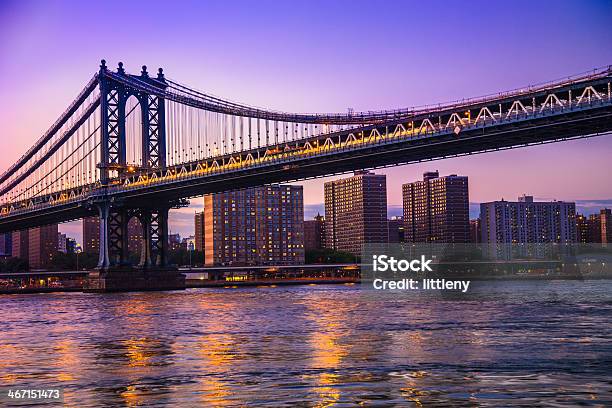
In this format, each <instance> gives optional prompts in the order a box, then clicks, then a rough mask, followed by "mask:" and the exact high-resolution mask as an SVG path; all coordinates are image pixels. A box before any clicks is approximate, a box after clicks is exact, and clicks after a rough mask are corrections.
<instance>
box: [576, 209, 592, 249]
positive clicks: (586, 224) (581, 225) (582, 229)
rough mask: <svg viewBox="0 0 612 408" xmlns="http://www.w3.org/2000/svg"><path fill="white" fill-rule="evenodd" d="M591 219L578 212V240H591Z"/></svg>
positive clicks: (582, 241)
mask: <svg viewBox="0 0 612 408" xmlns="http://www.w3.org/2000/svg"><path fill="white" fill-rule="evenodd" d="M590 227H591V226H590V219H589V217H587V216H585V215H583V214H576V241H577V242H578V243H580V244H586V243H589V242H591V241H590Z"/></svg>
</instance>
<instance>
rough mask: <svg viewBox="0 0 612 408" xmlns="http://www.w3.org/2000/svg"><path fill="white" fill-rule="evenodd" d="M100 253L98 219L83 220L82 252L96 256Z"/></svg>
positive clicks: (88, 218)
mask: <svg viewBox="0 0 612 408" xmlns="http://www.w3.org/2000/svg"><path fill="white" fill-rule="evenodd" d="M99 251H100V218H99V217H87V218H83V252H86V253H90V254H97V253H98V252H99Z"/></svg>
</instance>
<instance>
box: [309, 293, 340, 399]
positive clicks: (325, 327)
mask: <svg viewBox="0 0 612 408" xmlns="http://www.w3.org/2000/svg"><path fill="white" fill-rule="evenodd" d="M304 305H306V306H307V309H308V312H307V313H306V318H307V319H308V320H309V321H310V322H311V323H313V324H314V325H315V327H316V330H313V331H312V332H311V333H310V335H309V338H308V343H309V345H310V348H311V350H312V354H311V356H310V367H311V368H313V369H315V370H317V374H315V378H314V385H315V387H314V390H315V392H316V394H317V396H318V399H319V401H317V403H316V404H315V406H316V407H330V406H334V405H335V404H336V402H337V401H339V400H340V397H341V391H340V388H339V387H337V386H336V385H337V384H338V383H339V382H340V378H339V376H338V375H337V374H336V373H334V371H335V370H337V369H338V368H340V366H341V364H342V362H343V360H344V358H345V357H346V356H347V355H348V353H349V351H350V348H349V346H348V345H347V344H345V343H343V339H344V337H345V336H346V335H347V334H348V329H347V324H349V323H348V322H347V321H346V317H347V314H346V313H347V312H348V311H349V310H350V309H349V305H347V304H345V303H341V302H338V301H337V300H333V299H332V300H330V299H323V298H320V297H318V298H316V299H305V303H304ZM322 369H323V370H325V371H320V370H322Z"/></svg>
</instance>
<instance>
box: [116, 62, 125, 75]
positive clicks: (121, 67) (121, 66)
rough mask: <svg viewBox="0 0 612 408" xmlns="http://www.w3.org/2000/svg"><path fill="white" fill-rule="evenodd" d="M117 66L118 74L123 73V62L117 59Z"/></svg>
mask: <svg viewBox="0 0 612 408" xmlns="http://www.w3.org/2000/svg"><path fill="white" fill-rule="evenodd" d="M118 65H119V68H117V72H118V73H120V74H125V69H123V62H121V61H119V64H118Z"/></svg>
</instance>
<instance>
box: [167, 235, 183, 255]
mask: <svg viewBox="0 0 612 408" xmlns="http://www.w3.org/2000/svg"><path fill="white" fill-rule="evenodd" d="M168 249H169V250H170V251H176V250H179V249H181V235H180V234H169V235H168Z"/></svg>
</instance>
